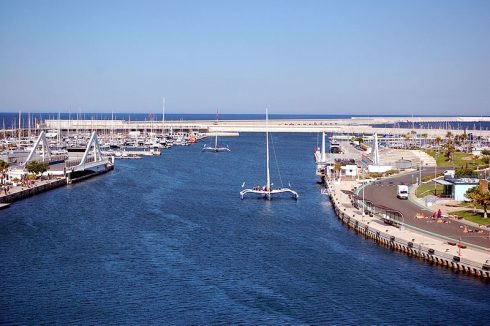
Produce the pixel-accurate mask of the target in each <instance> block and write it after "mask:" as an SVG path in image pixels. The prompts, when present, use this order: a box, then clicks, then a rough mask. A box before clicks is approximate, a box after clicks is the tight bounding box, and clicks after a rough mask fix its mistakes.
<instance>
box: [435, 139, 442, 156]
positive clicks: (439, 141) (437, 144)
mask: <svg viewBox="0 0 490 326" xmlns="http://www.w3.org/2000/svg"><path fill="white" fill-rule="evenodd" d="M434 143H435V144H436V148H437V153H439V146H440V145H441V143H442V138H441V136H437V137H436V138H435V139H434Z"/></svg>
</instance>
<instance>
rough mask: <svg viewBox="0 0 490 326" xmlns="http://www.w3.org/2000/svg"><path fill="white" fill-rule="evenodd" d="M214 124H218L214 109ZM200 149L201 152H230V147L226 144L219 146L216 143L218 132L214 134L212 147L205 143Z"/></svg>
mask: <svg viewBox="0 0 490 326" xmlns="http://www.w3.org/2000/svg"><path fill="white" fill-rule="evenodd" d="M215 124H218V111H217V110H216V123H215ZM202 151H203V152H215V153H218V152H231V149H229V148H228V146H226V147H224V146H219V145H218V133H217V132H216V133H215V136H214V147H213V146H208V145H206V144H204V147H203V148H202Z"/></svg>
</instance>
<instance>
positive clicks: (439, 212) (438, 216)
mask: <svg viewBox="0 0 490 326" xmlns="http://www.w3.org/2000/svg"><path fill="white" fill-rule="evenodd" d="M441 217H442V211H441V209H440V208H439V210H438V211H437V218H441Z"/></svg>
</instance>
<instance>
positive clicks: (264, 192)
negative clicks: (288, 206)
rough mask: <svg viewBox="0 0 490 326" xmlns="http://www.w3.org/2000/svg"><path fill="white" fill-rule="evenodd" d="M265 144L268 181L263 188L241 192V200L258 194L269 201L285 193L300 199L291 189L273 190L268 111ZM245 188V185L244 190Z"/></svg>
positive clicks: (266, 113) (266, 112) (266, 111)
mask: <svg viewBox="0 0 490 326" xmlns="http://www.w3.org/2000/svg"><path fill="white" fill-rule="evenodd" d="M265 144H266V161H267V180H266V184H265V186H263V187H260V186H257V187H254V188H252V189H243V190H242V191H240V198H241V199H243V198H245V195H246V194H249V193H251V194H257V195H261V196H263V197H264V198H265V199H267V200H271V199H272V195H278V194H283V193H289V194H291V196H292V197H293V198H294V199H298V197H299V195H298V193H297V192H296V191H294V190H292V189H289V188H284V187H281V188H277V189H276V188H274V189H273V188H272V183H271V176H270V168H269V114H268V110H267V109H266V110H265ZM244 186H245V183H243V185H242V188H243V187H244Z"/></svg>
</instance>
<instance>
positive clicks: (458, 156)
mask: <svg viewBox="0 0 490 326" xmlns="http://www.w3.org/2000/svg"><path fill="white" fill-rule="evenodd" d="M425 152H426V153H427V154H429V155H430V156H432V157H433V158H435V159H436V162H437V166H440V167H463V166H468V167H471V168H476V167H477V166H479V165H483V164H484V163H483V162H482V161H481V160H480V159H475V158H474V156H473V155H472V154H470V153H463V152H454V154H453V161H452V162H451V161H448V160H447V158H446V156H445V155H444V151H443V150H441V151H440V152H439V153H437V152H436V151H435V150H432V149H431V150H426V151H425Z"/></svg>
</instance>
